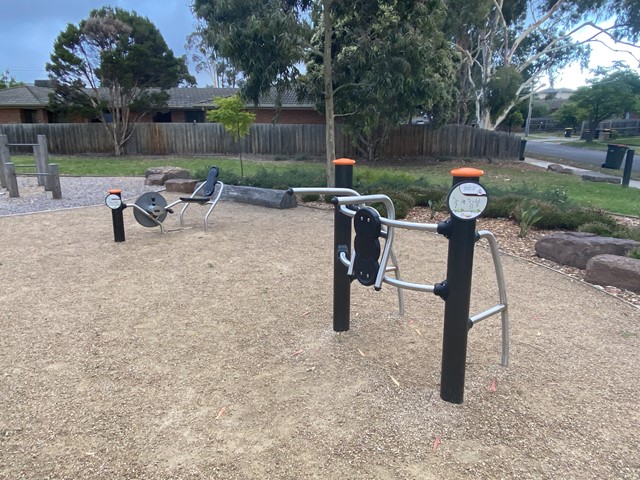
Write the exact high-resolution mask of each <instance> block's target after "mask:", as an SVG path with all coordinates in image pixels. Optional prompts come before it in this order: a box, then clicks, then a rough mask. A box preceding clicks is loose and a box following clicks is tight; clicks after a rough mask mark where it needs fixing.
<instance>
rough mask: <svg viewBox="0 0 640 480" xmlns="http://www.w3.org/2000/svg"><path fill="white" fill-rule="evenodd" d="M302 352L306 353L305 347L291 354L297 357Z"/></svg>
mask: <svg viewBox="0 0 640 480" xmlns="http://www.w3.org/2000/svg"><path fill="white" fill-rule="evenodd" d="M301 353H304V350H303V349H300V350H298V351H297V352H293V353H292V354H291V356H292V357H297V356H298V355H300V354H301Z"/></svg>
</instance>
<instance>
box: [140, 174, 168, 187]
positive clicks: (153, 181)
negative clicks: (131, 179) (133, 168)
mask: <svg viewBox="0 0 640 480" xmlns="http://www.w3.org/2000/svg"><path fill="white" fill-rule="evenodd" d="M144 184H145V185H164V175H162V174H161V173H159V174H154V175H149V176H148V177H147V178H145V180H144Z"/></svg>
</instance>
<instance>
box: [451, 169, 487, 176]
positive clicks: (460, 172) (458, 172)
mask: <svg viewBox="0 0 640 480" xmlns="http://www.w3.org/2000/svg"><path fill="white" fill-rule="evenodd" d="M451 175H453V176H454V177H468V178H471V177H481V176H482V175H484V170H480V169H479V168H469V167H462V168H454V169H453V170H451Z"/></svg>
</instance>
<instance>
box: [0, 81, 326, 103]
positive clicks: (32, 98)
mask: <svg viewBox="0 0 640 480" xmlns="http://www.w3.org/2000/svg"><path fill="white" fill-rule="evenodd" d="M238 91H239V89H238V88H214V87H204V88H198V87H188V88H187V87H185V88H182V87H175V88H170V89H169V101H168V102H167V106H168V108H174V109H189V108H203V107H213V105H214V103H213V101H214V98H216V97H230V96H231V95H234V94H235V93H237V92H238ZM50 93H53V89H52V88H48V87H39V86H34V85H21V86H18V87H12V88H6V89H2V90H0V108H2V107H5V108H6V107H13V108H16V107H23V108H24V107H30V108H45V107H47V105H48V104H49V94H50ZM276 99H277V95H276V91H275V89H273V90H272V91H271V92H270V93H269V94H267V95H263V96H262V97H261V98H260V103H259V106H260V107H262V108H275V106H276ZM281 103H282V108H295V107H297V108H300V107H303V108H311V107H313V104H311V103H310V102H299V101H298V98H297V96H296V94H295V92H293V91H286V92H284V93H283V94H282V101H281ZM247 106H251V107H252V106H253V105H252V104H250V103H247Z"/></svg>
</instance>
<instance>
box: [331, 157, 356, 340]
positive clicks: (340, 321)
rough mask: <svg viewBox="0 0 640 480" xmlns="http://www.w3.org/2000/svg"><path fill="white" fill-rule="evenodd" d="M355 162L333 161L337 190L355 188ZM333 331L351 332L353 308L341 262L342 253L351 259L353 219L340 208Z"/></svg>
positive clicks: (336, 229) (335, 242)
mask: <svg viewBox="0 0 640 480" xmlns="http://www.w3.org/2000/svg"><path fill="white" fill-rule="evenodd" d="M355 163H356V162H355V160H351V159H349V158H339V159H337V160H334V161H333V164H334V165H335V169H336V188H353V166H354V165H355ZM333 246H334V248H333V330H334V331H336V332H346V331H347V330H349V318H350V308H351V279H350V278H349V277H348V276H347V272H348V269H347V267H345V266H344V265H343V264H342V262H341V261H340V253H341V252H345V254H346V256H347V258H350V257H351V253H350V252H351V218H349V217H347V216H346V215H342V214H341V213H340V206H339V205H336V206H335V211H334V236H333Z"/></svg>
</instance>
